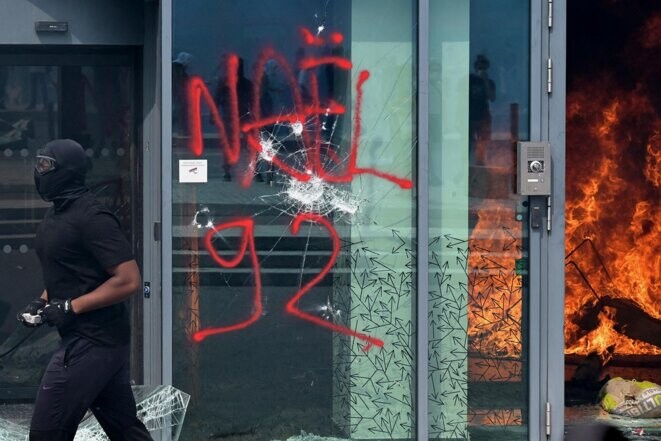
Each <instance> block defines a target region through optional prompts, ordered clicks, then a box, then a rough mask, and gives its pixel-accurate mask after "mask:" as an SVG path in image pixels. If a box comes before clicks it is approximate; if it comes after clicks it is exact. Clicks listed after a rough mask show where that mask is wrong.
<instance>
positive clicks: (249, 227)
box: [193, 213, 383, 352]
mask: <svg viewBox="0 0 661 441" xmlns="http://www.w3.org/2000/svg"><path fill="white" fill-rule="evenodd" d="M303 222H314V223H317V224H319V225H321V226H322V227H324V228H325V229H326V230H327V231H328V233H329V234H330V238H331V240H332V242H333V252H332V254H331V257H330V259H328V262H326V265H324V267H323V269H322V270H321V272H320V273H319V274H317V275H316V276H315V277H314V278H313V279H312V280H310V281H309V282H308V283H306V284H305V286H303V287H302V288H301V289H299V290H298V291H297V292H296V293H295V294H294V295H293V296H292V297H291V299H290V300H289V301H288V302H287V306H286V307H285V311H286V312H287V313H288V314H291V315H293V316H294V317H298V318H300V319H301V320H305V321H308V322H310V323H313V324H315V325H318V326H322V327H324V328H328V329H331V330H332V331H335V332H339V333H341V334H344V335H349V336H352V337H355V338H357V339H359V340H363V341H365V342H366V344H365V346H364V347H363V350H364V351H365V352H367V351H369V350H370V349H371V348H372V347H373V346H378V347H383V341H382V340H379V339H378V338H374V337H371V336H369V335H367V334H363V333H361V332H357V331H354V330H353V329H350V328H347V327H346V326H341V325H337V324H335V323H332V322H328V321H326V320H323V319H321V318H319V317H316V316H314V315H311V314H308V313H307V312H304V311H301V310H300V309H299V308H298V303H299V301H300V300H301V298H303V296H305V295H306V294H307V293H308V292H310V290H311V289H312V288H314V287H315V286H316V285H317V284H318V283H319V282H320V281H321V280H323V278H324V277H325V276H326V274H328V272H329V271H330V270H331V268H332V267H333V265H334V264H335V261H336V260H337V255H338V254H339V252H340V239H339V237H338V234H337V231H335V228H334V227H333V225H331V223H330V222H329V221H328V219H326V218H325V217H323V216H320V215H318V214H312V213H304V214H299V215H298V216H296V217H295V218H294V222H293V223H292V225H291V231H292V233H294V234H298V232H299V231H300V227H301V223H303ZM253 227H254V223H253V220H252V219H250V218H242V219H239V220H236V221H232V222H227V223H223V224H218V225H215V226H214V227H213V228H211V229H210V230H209V231H208V232H207V234H206V237H205V245H206V248H207V250H208V251H209V253H210V255H211V257H212V258H213V259H214V260H215V261H216V263H218V265H219V266H220V267H221V268H235V267H236V266H237V265H238V264H239V263H241V261H242V260H243V259H244V258H245V256H246V251H247V250H248V248H250V249H249V252H250V260H251V262H252V268H253V274H254V275H255V288H254V292H253V305H252V310H253V311H252V314H251V315H250V317H248V318H247V319H246V320H243V321H241V322H238V323H236V324H233V325H228V326H219V327H210V328H205V329H202V330H200V331H198V332H196V333H195V334H194V335H193V340H195V341H196V342H201V341H203V340H204V339H205V338H207V337H209V336H212V335H216V334H222V333H227V332H233V331H239V330H241V329H245V328H247V327H248V326H250V325H252V324H253V323H255V322H256V321H257V320H259V317H260V316H261V313H262V284H261V276H260V268H259V262H258V260H257V252H256V250H255V238H254V228H253ZM230 228H242V229H243V233H242V235H241V243H240V245H239V252H238V253H237V254H236V255H235V256H234V257H233V258H232V259H229V260H227V259H224V258H222V257H220V255H219V254H218V252H217V251H216V249H215V247H214V246H213V237H214V236H215V235H216V233H218V232H219V231H222V230H227V229H230Z"/></svg>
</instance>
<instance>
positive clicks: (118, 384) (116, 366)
mask: <svg viewBox="0 0 661 441" xmlns="http://www.w3.org/2000/svg"><path fill="white" fill-rule="evenodd" d="M88 409H90V410H91V411H92V413H94V416H95V417H96V419H97V420H98V421H99V423H100V424H101V427H103V430H104V431H105V432H106V434H107V435H108V437H109V438H110V440H111V441H124V440H126V441H129V440H130V441H143V440H146V441H151V440H152V438H151V436H150V435H149V433H148V432H147V429H146V428H145V426H144V424H142V422H140V420H138V418H137V416H136V408H135V400H134V398H133V393H132V391H131V385H130V382H129V347H128V346H122V347H115V348H111V347H103V346H97V345H95V344H94V343H92V342H90V341H88V340H86V339H84V338H80V337H76V338H70V339H65V340H63V341H62V343H61V344H60V347H59V348H58V349H57V351H56V352H55V353H54V354H53V356H52V357H51V360H50V363H49V364H48V368H47V369H46V373H45V374H44V377H43V378H42V380H41V386H40V387H39V392H38V393H37V401H36V403H35V408H34V413H33V415H32V422H31V423H30V441H71V440H73V439H74V437H75V435H76V430H77V428H78V424H79V423H80V421H81V420H82V418H83V417H84V416H85V412H87V410H88Z"/></svg>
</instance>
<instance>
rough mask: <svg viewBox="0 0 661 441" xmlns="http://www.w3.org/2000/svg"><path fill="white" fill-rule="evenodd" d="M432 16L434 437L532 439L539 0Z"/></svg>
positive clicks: (484, 3)
mask: <svg viewBox="0 0 661 441" xmlns="http://www.w3.org/2000/svg"><path fill="white" fill-rule="evenodd" d="M429 11H430V12H429V16H430V20H429V23H430V25H429V27H430V30H429V34H430V39H429V183H428V188H429V196H428V198H429V254H428V255H429V278H428V283H429V304H428V309H429V311H428V317H429V331H428V332H429V346H428V351H429V373H428V378H429V380H428V385H427V389H428V406H429V428H428V432H429V439H438V440H442V439H471V440H501V439H502V440H527V439H529V436H530V435H529V430H530V409H529V398H528V397H529V389H528V382H529V348H530V344H529V340H528V335H529V332H530V328H529V319H528V317H529V292H530V290H529V264H528V246H529V245H528V240H527V238H528V222H527V212H528V208H527V205H526V204H527V198H524V197H522V196H519V195H517V194H516V143H517V141H525V140H530V133H531V129H530V127H531V121H530V119H531V105H530V101H531V92H530V73H529V72H530V70H529V66H530V41H529V38H530V27H529V22H530V14H531V11H530V2H528V1H521V0H511V1H507V2H492V1H488V0H472V1H470V2H465V1H434V0H431V1H429ZM531 404H532V403H531ZM532 439H534V438H532Z"/></svg>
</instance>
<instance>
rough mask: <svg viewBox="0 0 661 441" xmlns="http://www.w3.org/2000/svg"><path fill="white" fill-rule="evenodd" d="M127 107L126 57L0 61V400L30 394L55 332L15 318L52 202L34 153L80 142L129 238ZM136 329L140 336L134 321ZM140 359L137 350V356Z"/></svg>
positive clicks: (132, 171) (131, 176)
mask: <svg viewBox="0 0 661 441" xmlns="http://www.w3.org/2000/svg"><path fill="white" fill-rule="evenodd" d="M81 63H82V61H81ZM134 112H135V89H134V70H133V69H132V68H131V67H129V66H128V65H126V66H103V65H95V66H86V65H68V66H18V65H1V66H0V176H2V179H1V180H0V280H2V282H3V285H4V286H6V287H11V288H10V289H5V290H3V292H2V295H0V355H2V358H0V373H1V375H0V400H22V401H26V400H27V401H29V400H31V399H32V398H33V397H34V394H35V391H36V387H37V385H38V384H39V381H40V379H41V376H42V373H43V370H44V369H45V368H46V364H47V362H48V359H49V356H50V353H51V351H52V350H53V349H55V347H56V344H57V341H58V339H59V337H58V335H57V332H55V330H54V329H53V328H49V327H42V328H39V329H37V330H35V331H33V330H28V329H25V328H23V327H22V326H20V325H19V324H18V322H17V321H16V319H15V316H16V314H17V313H18V312H19V309H21V308H23V307H24V306H25V305H26V304H27V303H28V302H29V301H30V300H31V299H32V298H35V297H38V296H39V295H41V292H42V291H43V283H42V280H41V268H40V266H39V262H38V259H37V256H36V253H35V251H34V236H35V230H36V227H37V225H38V224H39V222H40V221H41V219H42V218H43V216H44V214H45V212H46V210H47V209H48V207H50V205H51V204H49V203H46V202H44V201H42V200H41V199H40V198H39V196H38V194H37V192H36V191H35V189H34V182H33V178H32V175H33V172H34V169H35V157H36V155H37V153H38V152H39V150H40V149H41V148H42V147H43V145H44V144H45V143H46V142H48V141H49V140H51V139H56V138H72V139H74V140H76V141H78V142H80V143H81V144H82V145H83V146H84V148H86V151H87V154H88V156H89V157H90V158H91V159H92V163H93V169H92V171H91V172H90V173H89V175H88V179H87V184H88V186H89V187H90V188H91V189H92V190H93V191H94V192H95V193H97V195H98V196H99V199H100V200H102V201H103V202H105V203H106V204H107V205H108V206H109V207H110V208H111V209H112V210H113V211H114V212H115V214H117V216H118V217H119V218H120V220H121V221H122V224H123V226H124V228H125V230H126V232H127V235H128V236H129V237H132V238H133V239H134V243H135V238H134V237H133V235H134V234H137V228H136V225H139V223H140V222H141V220H140V218H139V216H137V213H138V212H139V208H140V207H139V202H138V201H139V199H140V198H136V197H134V195H135V193H136V192H137V189H138V188H140V183H139V181H138V180H137V171H136V169H137V167H138V163H137V162H136V161H134V155H135V126H134V119H135V113H134ZM47 163H48V160H47V159H44V162H42V164H41V165H42V166H46V165H48V164H47ZM55 166H57V164H55ZM42 172H47V170H46V169H44V168H42ZM136 254H137V255H138V256H137V257H138V258H139V251H137V252H136ZM133 338H134V341H137V340H139V339H141V334H140V328H139V327H138V326H135V327H134V335H133ZM140 363H141V360H140V358H139V357H134V366H139V365H140Z"/></svg>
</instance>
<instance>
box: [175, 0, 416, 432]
mask: <svg viewBox="0 0 661 441" xmlns="http://www.w3.org/2000/svg"><path fill="white" fill-rule="evenodd" d="M375 9H378V10H380V11H381V19H380V21H379V23H374V20H373V12H374V10H375ZM413 17H414V11H413V10H412V8H411V6H410V5H409V4H407V3H406V2H398V1H385V2H384V1H376V0H374V1H372V0H370V1H361V2H349V1H333V2H328V1H298V2H291V1H289V2H283V1H275V2H243V3H240V4H239V3H236V2H227V1H221V2H218V1H206V2H203V4H201V5H200V6H198V7H191V5H190V3H187V2H180V1H176V2H175V4H174V28H173V36H174V39H173V53H172V74H173V92H172V96H173V160H174V161H173V162H174V165H175V169H174V170H173V176H175V179H176V180H175V182H174V183H173V197H174V206H173V226H174V227H173V230H174V237H173V249H174V251H173V266H174V268H173V272H174V274H173V285H174V286H173V296H174V298H173V308H174V317H173V326H174V329H173V331H174V343H173V344H174V354H175V355H174V358H173V376H174V384H175V386H177V387H179V388H181V389H182V390H184V391H186V392H188V393H190V394H191V396H192V401H191V406H190V408H189V414H188V416H187V420H186V423H185V427H184V429H183V432H182V439H185V440H193V439H195V440H201V439H215V438H225V439H255V440H262V439H286V438H289V437H292V436H294V437H296V436H299V435H300V434H301V431H305V432H306V433H310V434H315V435H319V436H334V437H339V438H343V439H345V438H350V439H397V438H404V439H406V438H412V437H413V435H412V434H414V433H415V424H414V420H413V418H414V415H415V408H414V404H413V403H414V399H413V390H414V384H415V382H414V378H415V374H414V365H413V360H414V357H415V355H414V352H413V348H414V346H415V333H414V329H415V326H414V323H415V317H414V315H413V310H414V308H415V287H414V286H413V280H414V277H415V275H414V271H413V267H414V257H413V256H414V252H413V250H414V241H415V229H414V225H415V218H414V216H413V213H414V211H415V205H414V199H413V196H414V195H413V192H412V186H413V179H414V169H413V162H414V158H415V154H414V146H415V143H414V128H415V113H414V112H415V108H416V103H415V99H414V96H415V93H414V89H413V84H414V65H415V60H414V54H415V40H414V39H413V26H414V19H413ZM193 28H194V29H195V30H196V31H195V32H192V31H191V29H193ZM201 30H203V31H201ZM246 33H248V34H249V35H251V38H245V37H244V36H245V35H246ZM221 127H222V129H221ZM196 158H199V159H204V160H206V161H207V167H208V168H207V181H206V182H199V183H186V182H184V181H186V180H190V179H189V176H191V175H192V174H194V173H196V172H195V171H192V170H194V169H195V166H192V168H186V164H189V163H188V162H180V161H181V160H193V159H196ZM181 173H184V174H186V175H185V176H184V174H181ZM192 180H195V179H194V178H193V179H192ZM209 223H211V226H210V225H209Z"/></svg>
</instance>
